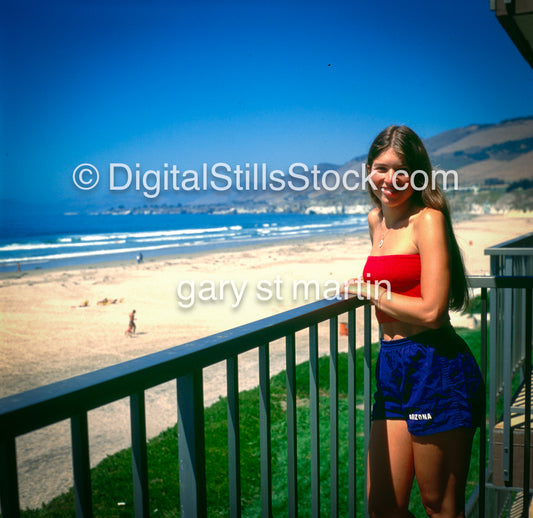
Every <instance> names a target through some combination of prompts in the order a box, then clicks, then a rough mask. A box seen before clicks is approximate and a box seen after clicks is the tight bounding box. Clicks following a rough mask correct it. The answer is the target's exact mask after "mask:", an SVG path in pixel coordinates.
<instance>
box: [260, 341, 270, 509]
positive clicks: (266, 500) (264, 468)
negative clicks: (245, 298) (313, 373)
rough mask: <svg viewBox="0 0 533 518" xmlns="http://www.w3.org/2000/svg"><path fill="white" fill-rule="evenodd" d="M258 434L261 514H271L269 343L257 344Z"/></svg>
mask: <svg viewBox="0 0 533 518" xmlns="http://www.w3.org/2000/svg"><path fill="white" fill-rule="evenodd" d="M259 428H260V430H259V435H260V443H261V446H260V448H261V516H262V517H263V518H270V517H271V516H272V449H271V443H270V358H269V344H264V345H260V346H259Z"/></svg>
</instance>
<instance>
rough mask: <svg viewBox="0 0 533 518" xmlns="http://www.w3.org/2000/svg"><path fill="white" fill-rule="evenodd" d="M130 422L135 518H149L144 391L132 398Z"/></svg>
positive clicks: (133, 395)
mask: <svg viewBox="0 0 533 518" xmlns="http://www.w3.org/2000/svg"><path fill="white" fill-rule="evenodd" d="M130 421H131V457H132V471H133V502H134V508H135V518H147V517H148V516H149V515H150V507H149V497H148V456H147V452H146V410H145V402H144V391H141V392H136V393H135V394H132V395H131V396H130Z"/></svg>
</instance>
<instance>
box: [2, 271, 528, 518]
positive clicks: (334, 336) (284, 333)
mask: <svg viewBox="0 0 533 518" xmlns="http://www.w3.org/2000/svg"><path fill="white" fill-rule="evenodd" d="M470 283H471V285H472V287H473V288H478V289H481V299H482V314H481V328H480V332H481V360H480V363H481V369H482V372H483V375H484V376H485V379H487V365H488V363H490V365H491V369H492V368H493V367H494V363H495V362H494V361H492V360H490V362H488V358H487V355H488V352H489V351H490V353H491V355H493V354H494V353H493V351H495V350H496V349H499V348H501V347H505V344H492V345H491V347H490V348H489V345H488V327H487V315H488V294H489V290H500V289H513V290H522V291H524V293H525V297H524V300H525V301H526V303H525V307H524V318H525V320H524V325H525V341H526V343H525V347H524V351H525V355H524V357H523V358H522V359H521V368H522V369H523V376H524V380H525V401H526V404H525V409H524V414H525V423H526V426H527V429H526V431H527V433H526V441H527V448H526V447H524V462H525V466H526V469H525V471H524V480H523V491H524V492H525V494H529V461H530V457H529V427H530V422H531V408H530V404H529V403H528V402H529V401H530V396H531V313H532V311H531V293H532V288H533V277H471V278H470ZM358 308H362V310H363V311H364V347H365V351H364V362H365V365H364V409H365V412H364V433H365V451H366V448H367V446H368V437H369V434H370V411H369V410H370V405H371V368H372V357H371V341H372V336H371V313H370V306H368V305H367V304H363V303H362V302H361V301H360V300H358V299H357V298H356V297H351V298H348V299H346V300H333V301H331V300H321V301H318V302H315V303H312V304H308V305H306V306H302V307H299V308H296V309H293V310H291V311H287V312H285V313H282V314H279V315H276V316H272V317H269V318H265V319H263V320H259V321H257V322H254V323H251V324H247V325H244V326H241V327H237V328H235V329H232V330H229V331H226V332H222V333H218V334H215V335H212V336H209V337H206V338H202V339H200V340H196V341H194V342H190V343H187V344H184V345H180V346H177V347H173V348H171V349H167V350H165V351H161V352H158V353H154V354H150V355H148V356H144V357H142V358H138V359H135V360H131V361H128V362H124V363H121V364H118V365H115V366H112V367H107V368H104V369H101V370H98V371H95V372H92V373H88V374H84V375H81V376H76V377H74V378H71V379H68V380H65V381H61V382H58V383H53V384H51V385H48V386H45V387H40V388H37V389H34V390H30V391H27V392H23V393H20V394H16V395H13V396H9V397H7V398H4V399H2V400H0V499H1V511H2V516H3V517H4V518H13V517H18V516H20V504H19V490H18V478H17V461H16V442H15V440H16V438H17V437H18V436H20V435H22V434H25V433H27V432H31V431H34V430H37V429H39V428H42V427H44V426H47V425H50V424H52V423H56V422H59V421H61V420H63V419H70V423H71V443H72V458H73V475H74V492H75V505H76V515H77V516H79V517H91V516H93V506H92V492H91V475H90V462H89V434H88V420H87V413H88V412H89V411H90V410H92V409H95V408H97V407H100V406H103V405H107V404H109V403H112V402H114V401H117V400H119V399H121V398H124V397H128V398H129V401H130V416H131V444H132V464H133V478H134V484H133V488H134V495H133V501H134V510H135V511H134V512H135V516H136V517H147V516H149V514H150V510H149V484H148V465H147V464H148V463H147V449H146V419H145V391H146V390H147V389H149V388H151V387H154V386H157V385H160V384H163V383H166V382H168V381H170V380H174V379H175V380H176V382H177V394H178V396H177V408H178V438H177V440H178V446H179V474H180V505H181V516H183V517H197V516H198V517H205V516H207V508H206V466H205V463H206V458H205V433H204V399H203V369H204V368H206V367H208V366H209V365H213V364H215V363H218V362H221V361H225V362H226V368H227V401H228V403H227V404H228V456H229V472H228V473H229V475H228V476H229V502H228V515H229V516H231V517H239V516H241V475H240V455H239V451H240V434H239V426H238V423H239V398H238V394H239V379H238V358H239V355H240V354H242V353H244V352H246V351H250V350H253V349H256V350H257V351H258V356H259V394H260V399H259V402H260V458H261V507H262V516H272V470H271V438H270V434H271V428H270V372H269V344H270V343H271V342H272V341H274V340H278V339H280V338H284V339H285V346H286V379H287V384H286V386H287V388H286V390H287V410H286V419H287V453H288V461H287V487H288V515H289V516H291V517H296V516H298V496H297V495H298V491H297V485H298V473H297V453H296V444H297V432H296V374H295V371H296V354H295V333H296V332H298V331H302V330H305V329H307V330H308V333H309V366H310V367H309V381H310V424H311V446H310V448H311V451H310V476H311V498H312V502H311V510H312V511H311V512H312V516H315V517H318V516H319V515H320V467H319V466H320V456H321V451H323V450H324V449H326V448H327V446H328V445H324V444H320V440H319V437H320V436H319V383H318V327H317V326H318V324H319V323H320V322H323V321H329V355H330V373H329V377H330V380H329V383H330V385H329V389H330V429H331V434H330V437H331V439H330V444H329V455H330V459H331V460H330V486H331V487H330V494H331V503H330V513H331V516H339V492H347V493H348V502H349V509H348V516H350V517H355V516H356V513H365V509H366V501H365V502H362V503H361V505H360V506H359V507H357V498H356V486H357V484H364V481H362V480H361V481H357V480H356V458H355V452H356V428H355V427H356V417H355V416H356V407H355V404H356V403H355V402H356V396H355V382H356V379H355V372H356V361H355V358H356V356H355V350H356V338H355V337H356V332H355V331H356V330H355V326H356V324H355V322H356V318H355V317H356V310H357V309H358ZM342 314H347V321H348V405H349V410H348V419H349V423H348V427H349V432H348V443H349V444H348V451H349V458H348V470H349V477H348V487H339V476H338V473H339V463H340V462H342V460H341V459H339V454H338V452H339V438H338V435H339V434H338V429H339V428H338V418H339V414H338V406H339V405H338V401H339V393H338V362H337V354H338V327H339V326H338V317H339V315H342ZM520 318H522V317H520ZM491 397H492V396H491ZM491 408H492V406H491ZM491 419H492V418H491ZM486 437H487V432H486V424H485V421H484V422H483V425H482V428H481V434H480V456H479V467H480V470H479V473H480V477H479V485H478V488H477V490H476V492H475V493H474V495H473V496H472V498H471V499H470V501H469V503H468V511H469V513H470V515H474V513H475V514H476V515H478V516H480V517H484V516H485V512H486V507H485V502H486V500H487V488H489V490H490V487H491V480H490V477H491V473H490V468H491V450H490V449H489V451H488V454H489V455H488V457H487V449H486V444H487V443H486ZM365 459H366V455H365ZM487 470H488V471H487ZM526 500H528V499H524V509H525V506H526ZM524 516H525V515H524Z"/></svg>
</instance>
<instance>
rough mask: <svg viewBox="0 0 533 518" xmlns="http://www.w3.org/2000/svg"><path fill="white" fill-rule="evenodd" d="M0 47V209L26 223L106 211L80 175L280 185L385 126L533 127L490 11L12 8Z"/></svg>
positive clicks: (429, 5) (179, 5) (442, 7)
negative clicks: (176, 175) (41, 215)
mask: <svg viewBox="0 0 533 518" xmlns="http://www.w3.org/2000/svg"><path fill="white" fill-rule="evenodd" d="M0 44H1V47H0V48H1V54H0V98H1V105H0V107H1V108H0V109H1V111H0V114H1V117H0V152H1V153H0V171H1V176H0V178H1V182H0V189H1V190H0V198H2V199H6V198H7V199H11V200H14V201H15V203H16V204H19V205H20V207H22V206H23V205H22V204H23V203H29V204H45V205H53V206H55V207H68V208H70V209H72V208H76V206H80V208H81V207H82V206H85V205H91V204H98V202H101V203H103V204H104V205H105V203H106V200H107V198H106V196H107V192H106V189H105V188H104V187H103V186H98V189H95V190H94V191H90V192H81V191H79V190H77V189H76V188H75V186H74V185H73V182H72V171H73V170H74V168H75V167H76V166H77V165H78V164H81V163H85V162H89V163H91V164H94V165H95V166H96V167H98V168H99V169H100V170H101V171H102V169H105V168H106V167H107V166H108V164H109V163H110V162H122V163H128V164H132V165H133V166H134V165H135V163H136V162H140V164H141V169H148V168H150V169H152V168H153V169H155V168H158V167H159V168H161V167H162V164H163V163H165V162H166V163H170V164H177V165H178V167H180V168H193V169H199V168H200V167H201V165H202V164H204V163H207V164H213V163H216V162H227V163H229V164H233V165H235V164H241V165H244V164H245V163H263V162H265V163H267V165H268V167H269V168H281V169H285V170H286V169H287V168H288V166H289V165H290V164H292V163H295V162H303V163H306V164H308V165H309V167H312V165H313V164H315V163H319V162H333V163H338V164H341V163H344V162H346V161H348V160H349V159H351V158H353V157H354V156H357V155H361V154H364V153H365V152H366V150H367V148H368V145H369V144H370V142H371V141H372V139H373V137H374V136H375V135H376V134H377V133H378V132H379V131H380V130H381V129H382V128H383V127H385V126H387V125H389V124H390V123H403V124H408V125H410V126H411V127H413V129H415V131H417V132H418V133H419V134H420V135H421V136H422V137H430V136H433V135H435V134H437V133H439V132H441V131H445V130H448V129H452V128H455V127H460V126H465V125H468V124H470V123H494V122H499V121H501V120H503V119H508V118H514V117H520V116H526V115H531V114H533V73H532V71H531V68H530V67H529V65H528V64H527V63H526V61H525V60H524V59H523V58H522V57H521V56H520V54H519V53H518V51H517V50H516V48H515V47H514V45H513V44H512V42H511V41H510V39H509V37H508V36H507V34H506V33H505V31H504V30H503V29H502V27H501V26H500V25H499V23H498V21H497V20H496V18H495V15H494V13H493V12H491V11H490V8H489V1H488V0H472V1H469V2H464V1H463V0H449V1H446V2H440V1H439V2H437V1H435V2H427V0H425V1H421V0H415V1H411V2H398V1H397V0H390V1H382V2H354V1H336V0H333V1H329V2H315V1H306V2H282V1H272V2H255V1H229V2H210V1H207V2H170V1H153V2H149V1H147V0H146V1H140V0H133V1H132V0H128V1H126V0H111V1H104V0H97V1H90V2H89V1H76V0H70V1H68V2H67V1H57V0H50V1H49V2H37V1H31V2H29V1H24V0H21V1H4V2H3V3H2V7H1V8H0ZM145 201H146V200H145V199H143V198H142V197H139V204H143V203H144V202H145ZM156 201H157V200H156ZM4 217H5V216H4Z"/></svg>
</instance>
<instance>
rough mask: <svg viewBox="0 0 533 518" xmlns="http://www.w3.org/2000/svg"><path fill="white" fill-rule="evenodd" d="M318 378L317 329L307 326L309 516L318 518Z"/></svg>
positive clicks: (313, 326)
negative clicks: (309, 450) (309, 460)
mask: <svg viewBox="0 0 533 518" xmlns="http://www.w3.org/2000/svg"><path fill="white" fill-rule="evenodd" d="M318 387H319V378H318V327H317V325H316V324H312V325H311V326H309V410H310V423H309V424H310V428H311V516H312V517H313V518H319V517H320V417H319V415H318V406H319V391H318Z"/></svg>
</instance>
